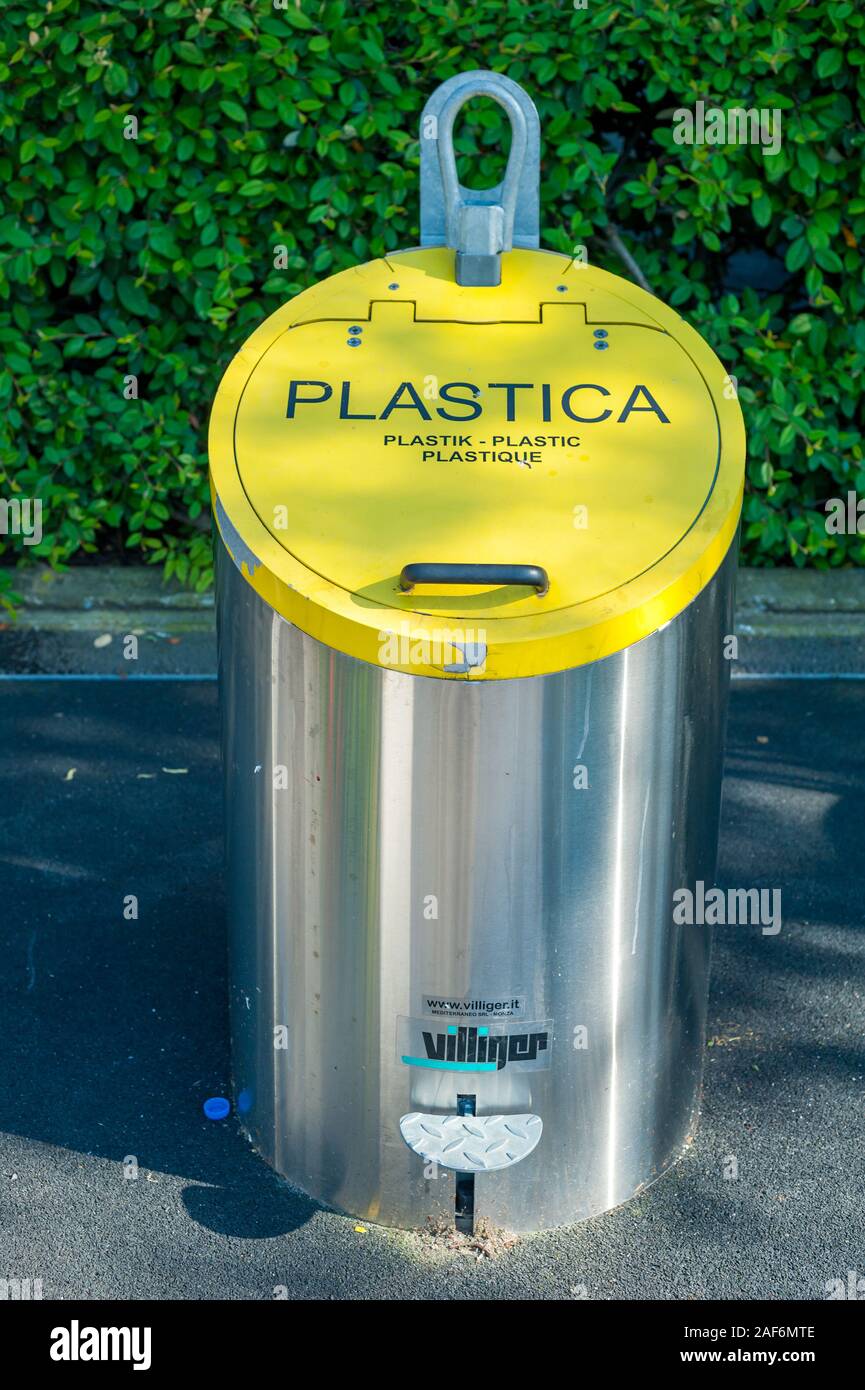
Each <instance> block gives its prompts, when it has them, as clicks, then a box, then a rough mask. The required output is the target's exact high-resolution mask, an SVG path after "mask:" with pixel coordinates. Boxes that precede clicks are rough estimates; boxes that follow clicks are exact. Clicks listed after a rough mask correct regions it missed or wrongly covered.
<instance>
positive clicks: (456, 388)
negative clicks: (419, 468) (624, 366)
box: [285, 381, 670, 425]
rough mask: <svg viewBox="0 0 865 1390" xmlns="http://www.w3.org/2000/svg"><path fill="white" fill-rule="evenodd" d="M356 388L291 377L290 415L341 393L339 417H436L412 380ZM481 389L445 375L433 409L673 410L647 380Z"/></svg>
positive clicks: (659, 414)
mask: <svg viewBox="0 0 865 1390" xmlns="http://www.w3.org/2000/svg"><path fill="white" fill-rule="evenodd" d="M353 391H354V386H353V383H352V382H350V381H343V382H340V385H339V396H338V397H337V398H334V388H333V386H332V384H331V383H330V382H329V381H290V382H289V383H288V405H287V406H286V411H285V414H286V418H287V419H289V420H295V419H297V418H298V411H299V410H300V409H301V408H303V411H304V416H305V415H306V414H307V412H308V409H309V407H310V406H320V405H324V404H325V403H326V402H327V401H329V400H331V399H332V398H333V399H334V404H336V400H337V399H338V401H339V410H338V412H337V419H339V420H389V419H390V417H391V415H393V413H394V411H402V410H410V411H414V417H413V418H414V419H416V420H432V418H433V413H431V411H430V409H429V406H428V404H427V403H426V402H425V401H424V398H423V396H422V395H421V393H420V391H419V390H418V389H417V387H416V386H414V385H413V384H412V383H411V382H410V381H400V382H397V383H396V384H395V385H394V386H393V387H392V388H391V389H390V392H389V394H388V395H387V396H386V397H385V396H384V395H383V394H382V396H381V398H377V399H376V400H375V401H373V400H370V399H369V396H368V394H365V397H364V399H363V400H362V401H360V400H352V392H353ZM483 392H484V393H485V395H482V392H481V387H480V386H476V385H475V383H474V382H473V381H446V382H445V383H444V384H443V385H442V386H440V387H439V390H438V400H440V401H443V402H444V404H443V405H437V406H435V407H433V412H434V413H435V414H436V415H438V416H439V417H440V418H441V419H442V420H457V421H466V420H477V419H478V418H479V417H480V416H481V415H483V413H484V402H485V399H486V400H487V401H489V402H493V401H497V402H500V403H501V404H503V405H504V407H505V418H506V419H507V420H508V422H509V423H513V422H514V421H516V420H518V418H519V416H520V415H521V414H525V413H529V414H531V416H532V418H533V419H536V418H537V415H538V410H539V409H540V417H541V419H542V420H543V421H544V422H545V423H549V422H550V421H551V420H552V419H553V418H554V416H565V418H566V419H568V420H576V421H577V422H578V424H581V425H598V424H601V423H602V422H603V421H604V420H609V419H613V420H615V422H616V424H618V425H624V424H625V423H626V422H627V421H628V420H629V418H630V417H631V416H632V415H637V416H639V415H646V414H650V415H654V416H655V419H656V420H657V421H659V422H660V423H661V424H662V425H669V423H670V420H669V416H668V415H667V414H666V413H665V412H664V410H663V409H662V407H661V406H660V405H659V403H658V401H657V399H656V398H655V396H654V395H653V394H652V392H651V391H650V390H649V388H648V386H643V385H640V384H637V385H635V386H633V387H632V388H631V389H630V390H629V391H628V392H627V393H626V392H625V391H617V392H616V393H615V395H614V393H613V392H612V391H610V390H608V389H607V387H606V386H603V385H601V384H600V383H599V382H596V381H581V382H576V383H575V384H574V385H573V386H566V387H565V389H564V390H563V391H559V389H558V388H557V389H556V391H555V392H553V388H552V386H550V384H549V382H542V383H541V384H540V385H535V384H534V383H533V382H531V381H490V382H487V384H486V386H485V387H484V388H483ZM493 392H494V393H495V394H492V393H493ZM355 394H358V393H355ZM373 406H375V408H374V409H373V408H372V407H373ZM397 418H398V419H403V418H404V417H403V416H398V417H397ZM407 423H408V421H407Z"/></svg>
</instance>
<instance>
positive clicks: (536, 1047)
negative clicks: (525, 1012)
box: [397, 1018, 552, 1072]
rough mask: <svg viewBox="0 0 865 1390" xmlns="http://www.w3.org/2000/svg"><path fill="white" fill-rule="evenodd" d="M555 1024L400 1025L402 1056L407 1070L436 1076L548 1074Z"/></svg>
mask: <svg viewBox="0 0 865 1390" xmlns="http://www.w3.org/2000/svg"><path fill="white" fill-rule="evenodd" d="M551 1041H552V1024H550V1023H522V1022H519V1023H514V1022H509V1023H506V1022H505V1021H504V1020H502V1021H500V1022H493V1021H491V1022H490V1023H478V1024H474V1023H464V1024H459V1023H444V1022H443V1021H442V1020H440V1019H437V1018H400V1019H398V1020H397V1055H398V1057H399V1060H400V1061H401V1062H402V1063H403V1064H404V1065H405V1066H407V1067H426V1068H428V1069H430V1070H433V1071H471V1072H498V1071H502V1070H503V1069H504V1068H505V1067H510V1068H511V1069H512V1070H516V1071H543V1070H544V1069H545V1068H546V1067H548V1066H549V1064H550V1063H549V1055H550V1043H551Z"/></svg>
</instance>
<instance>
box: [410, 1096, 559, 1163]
mask: <svg viewBox="0 0 865 1390" xmlns="http://www.w3.org/2000/svg"><path fill="white" fill-rule="evenodd" d="M543 1127H544V1126H543V1122H542V1121H541V1117H540V1115H425V1114H423V1113H422V1112H420V1111H417V1110H414V1111H412V1113H411V1114H410V1115H403V1117H402V1119H401V1120H400V1122H399V1128H400V1133H401V1134H402V1137H403V1139H404V1140H405V1142H406V1143H407V1144H408V1146H409V1148H410V1149H413V1150H414V1152H415V1153H416V1154H419V1155H420V1157H421V1158H425V1159H428V1160H429V1159H432V1160H433V1161H434V1162H435V1163H438V1164H440V1165H441V1167H442V1168H453V1169H454V1170H455V1171H456V1172H457V1173H492V1172H494V1171H495V1170H496V1169H498V1168H510V1166H511V1164H512V1163H519V1162H520V1160H521V1159H523V1158H527V1157H528V1155H529V1154H530V1153H531V1152H532V1150H533V1149H534V1148H536V1147H537V1144H538V1140H539V1139H540V1137H541V1133H542V1131H543Z"/></svg>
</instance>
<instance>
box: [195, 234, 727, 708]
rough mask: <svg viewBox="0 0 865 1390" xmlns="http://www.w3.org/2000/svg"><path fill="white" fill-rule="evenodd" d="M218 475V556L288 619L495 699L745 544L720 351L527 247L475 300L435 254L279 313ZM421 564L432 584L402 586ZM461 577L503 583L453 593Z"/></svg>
mask: <svg viewBox="0 0 865 1390" xmlns="http://www.w3.org/2000/svg"><path fill="white" fill-rule="evenodd" d="M210 468H211V487H212V491H213V496H214V511H215V515H216V518H217V524H218V526H219V529H220V533H221V535H222V539H223V541H224V542H225V545H226V547H227V549H228V550H229V552H230V554H231V555H232V557H233V559H234V561H235V563H236V564H237V565H238V566H240V568H241V570H242V572H243V574H244V575H245V577H246V578H247V579H248V580H249V582H250V584H251V585H252V586H253V588H254V589H255V590H256V591H257V592H258V593H259V594H260V595H261V597H262V598H264V599H265V600H266V601H267V602H268V603H269V604H270V605H271V606H272V607H273V608H274V609H275V610H276V611H277V612H278V613H280V614H281V615H282V616H283V617H284V618H286V619H287V620H288V621H290V622H292V623H295V624H296V625H297V626H298V627H300V628H301V629H303V631H305V632H308V633H310V634H311V635H312V636H313V637H316V638H318V639H319V640H320V641H322V642H324V643H326V644H327V645H328V646H331V647H335V648H337V649H339V650H341V651H344V652H347V653H349V654H350V655H352V656H355V657H359V658H361V659H362V660H364V661H370V662H373V663H376V664H378V665H382V666H388V667H394V668H396V669H399V670H406V671H410V672H412V673H413V674H417V675H426V676H437V677H441V678H444V679H457V680H459V679H463V680H465V679H475V680H477V679H486V680H491V679H502V678H505V677H515V676H533V675H541V674H545V673H547V672H550V671H556V670H562V669H565V668H567V667H570V666H576V665H580V664H582V663H585V662H589V661H596V660H598V659H599V658H601V657H604V656H609V655H610V654H611V653H613V652H616V651H620V650H621V649H622V648H624V647H626V646H630V645H631V644H632V643H634V642H637V641H639V640H640V639H641V638H643V637H645V636H647V635H648V634H649V633H651V632H653V631H655V630H656V629H657V628H658V627H660V626H662V625H663V624H664V623H666V622H668V621H669V620H670V619H671V618H673V617H675V616H676V614H677V613H679V612H681V611H682V609H683V608H685V607H686V606H687V604H688V603H689V602H690V601H691V600H692V599H693V598H694V597H695V596H696V594H698V593H699V592H700V590H701V589H702V588H703V587H704V586H705V585H706V584H707V583H708V581H709V580H710V579H711V578H712V576H713V574H714V573H715V571H716V570H717V568H718V566H719V565H720V563H721V561H722V559H723V558H724V555H725V554H726V551H727V549H728V547H729V545H730V543H731V541H732V539H733V537H734V535H735V532H736V527H737V524H738V519H739V511H740V507H741V498H742V487H743V476H744V429H743V425H742V416H741V412H740V409H739V405H738V402H737V400H736V399H735V392H734V390H733V388H732V385H731V384H730V379H729V377H728V376H727V375H726V373H725V371H724V368H723V367H722V366H721V364H720V362H719V361H718V359H717V358H716V357H715V355H714V353H713V352H712V351H711V349H710V348H709V347H708V346H707V345H706V343H704V342H703V340H702V339H701V338H700V337H699V335H698V334H697V333H696V332H694V330H693V329H692V328H690V327H689V326H688V325H687V324H686V323H685V322H684V320H682V319H681V318H680V317H679V315H678V314H676V313H675V312H674V311H673V310H672V309H669V308H667V307H666V306H665V305H663V304H662V303H661V302H660V301H659V300H657V299H654V298H653V297H652V296H651V295H649V294H646V293H645V292H644V291H642V290H640V289H637V288H636V287H635V286H633V285H631V284H629V283H628V282H626V281H624V280H621V279H619V278H617V277H616V276H613V275H609V274H607V273H606V272H605V271H602V270H597V269H595V268H594V267H589V266H585V265H578V264H575V263H573V262H571V261H570V260H569V259H568V258H567V257H564V256H558V255H555V254H554V253H552V252H545V251H533V250H514V251H510V252H506V253H505V254H504V255H503V257H502V283H501V285H499V286H496V287H483V288H479V287H475V286H461V285H458V284H456V283H455V280H454V252H453V251H451V250H448V249H445V248H435V249H429V250H419V251H407V252H403V253H400V254H398V255H392V256H389V257H388V259H387V260H386V261H384V260H381V261H373V262H371V263H369V264H368V265H363V266H358V267H357V268H356V269H353V270H349V271H344V272H343V273H342V274H340V275H335V276H333V277H332V278H331V279H329V280H326V281H324V282H323V283H322V284H319V285H316V286H314V287H312V288H311V289H309V290H306V291H305V292H304V293H303V294H300V295H298V296H297V298H295V299H293V300H291V301H290V302H289V303H288V304H285V305H283V307H282V308H281V309H278V310H277V312H276V313H275V314H272V315H271V317H270V318H269V319H267V321H266V322H265V323H263V324H262V325H261V327H260V328H258V329H257V330H256V332H255V333H253V335H252V337H251V338H250V339H249V340H248V341H247V343H246V344H245V345H244V347H243V348H242V349H241V351H240V352H239V353H238V355H237V356H236V357H235V359H234V361H233V362H232V363H231V365H230V366H229V368H228V370H227V372H226V374H225V376H224V377H223V380H222V382H221V384H220V387H219V391H218V393H217V396H216V401H215V403H214V407H213V414H212V418H211V425H210ZM428 564H432V565H435V566H443V567H445V568H444V569H441V570H435V571H433V574H434V575H435V576H436V578H435V582H433V583H424V582H415V583H414V585H413V587H410V588H406V587H401V580H400V577H401V574H402V573H403V571H404V569H405V567H406V566H417V565H421V566H423V565H428ZM466 565H485V566H490V567H492V569H491V570H489V571H488V572H487V574H486V575H485V576H482V578H483V580H484V582H473V583H465V582H454V581H459V580H461V579H464V578H465V577H466V576H465V573H464V567H465V566H466ZM513 566H532V567H534V568H533V570H531V571H529V570H526V571H518V572H517V573H516V574H513V572H510V573H509V567H513ZM500 567H505V569H504V571H502V572H500ZM539 572H540V578H539ZM418 574H420V576H421V578H423V576H424V571H423V569H421V570H420V571H417V570H414V571H409V573H408V575H407V576H406V577H405V580H404V583H405V585H408V584H409V583H410V582H411V580H412V579H417V576H418ZM544 576H547V577H548V587H546V586H545V582H544ZM469 577H470V578H471V579H472V580H475V581H476V580H478V578H479V576H477V575H476V574H475V575H471V574H470V576H469ZM511 580H519V581H520V582H508V581H511ZM523 581H525V582H523Z"/></svg>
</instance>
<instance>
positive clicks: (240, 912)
mask: <svg viewBox="0 0 865 1390" xmlns="http://www.w3.org/2000/svg"><path fill="white" fill-rule="evenodd" d="M476 96H488V97H492V99H493V100H494V101H496V102H498V103H499V105H500V106H502V107H503V109H504V110H505V112H506V113H507V116H508V119H509V122H510V125H511V145H510V153H509V155H508V160H507V169H506V173H505V176H504V178H503V179H502V181H501V183H500V184H498V185H497V186H496V187H495V188H490V189H482V190H474V189H468V188H466V187H464V186H463V185H462V184H461V183H460V181H459V178H458V175H457V167H456V158H455V155H454V148H453V127H454V121H455V119H456V116H457V114H458V112H459V111H460V110H461V108H462V107H463V106H464V105H465V103H466V102H467V101H469V100H471V99H472V98H474V97H476ZM539 159H540V130H539V123H538V117H537V112H536V111H535V107H534V105H533V103H532V101H531V99H530V98H529V97H528V96H527V95H526V93H525V92H524V91H522V89H521V88H520V87H518V86H517V85H516V83H514V82H512V81H510V80H509V79H508V78H506V77H503V76H501V75H499V74H496V73H489V72H470V73H465V74H462V75H460V76H458V77H454V78H451V79H450V80H449V81H447V82H445V83H444V84H443V85H442V86H441V87H440V88H439V89H438V90H437V91H435V92H434V93H433V94H432V96H431V97H430V99H429V101H428V103H427V107H426V109H425V112H424V116H423V118H422V125H421V155H420V183H421V188H420V197H421V216H420V226H421V247H420V249H414V250H408V251H398V252H393V253H391V252H389V253H388V257H387V260H384V259H381V260H377V261H373V262H371V263H369V264H367V265H362V266H358V267H356V268H355V270H353V271H352V272H351V273H350V274H341V275H338V276H335V277H333V278H332V279H329V280H325V281H324V282H323V283H322V284H319V285H316V286H314V287H312V288H311V289H309V290H306V291H305V292H304V293H303V294H300V295H298V296H297V297H296V298H295V299H293V300H291V301H290V302H289V303H287V304H285V305H283V306H282V308H280V309H279V310H277V312H276V313H275V314H273V315H272V316H271V317H270V318H269V319H268V320H267V321H266V323H265V324H263V325H262V326H261V327H260V328H258V329H257V330H256V333H255V334H254V335H253V337H252V338H251V339H250V340H249V342H248V343H247V345H246V347H245V348H244V349H243V350H242V351H241V352H239V353H238V354H237V356H236V357H235V358H234V360H233V362H232V364H231V366H230V367H229V368H228V371H227V372H226V374H225V377H224V378H223V380H222V383H221V385H220V388H219V391H218V393H217V397H216V400H215V403H214V407H213V412H212V423H211V432H210V467H211V480H212V487H213V493H214V513H215V517H216V523H217V527H218V539H217V542H216V551H217V573H218V597H217V609H218V617H219V628H220V661H221V671H222V679H223V691H222V695H223V702H222V703H223V753H224V761H225V769H226V788H227V808H228V837H227V843H228V858H229V876H230V892H229V902H230V905H231V906H230V914H231V922H230V929H231V934H232V942H233V949H232V967H231V969H232V977H231V997H232V1007H233V1009H234V1014H233V1049H234V1061H233V1074H234V1077H235V1081H236V1085H237V1088H238V1089H237V1093H236V1094H237V1105H236V1111H235V1113H236V1114H237V1116H238V1120H239V1122H240V1123H241V1124H242V1125H243V1126H244V1127H245V1129H246V1131H247V1133H248V1134H249V1136H250V1137H251V1138H252V1139H253V1140H254V1143H255V1146H256V1148H257V1150H258V1152H259V1153H260V1154H262V1155H263V1156H264V1157H265V1158H266V1159H267V1160H268V1161H269V1162H270V1163H272V1164H273V1165H274V1167H275V1168H277V1169H278V1171H279V1172H280V1173H282V1174H284V1175H285V1176H286V1177H287V1178H289V1179H290V1180H291V1181H292V1182H293V1183H296V1184H298V1185H299V1186H301V1187H303V1188H304V1189H305V1190H306V1191H307V1192H309V1193H311V1194H312V1195H313V1196H314V1197H317V1198H319V1199H321V1200H323V1201H325V1202H330V1203H334V1204H336V1205H338V1206H339V1207H340V1208H341V1209H342V1210H344V1211H347V1212H349V1213H351V1214H352V1215H354V1216H356V1217H359V1218H364V1219H374V1220H376V1221H381V1222H384V1223H387V1224H391V1225H396V1226H407V1227H419V1226H424V1225H425V1223H426V1221H427V1219H428V1218H429V1217H434V1218H436V1219H441V1218H442V1217H443V1216H447V1217H448V1219H450V1220H454V1221H456V1222H457V1224H458V1225H459V1226H460V1227H461V1228H462V1229H470V1228H471V1225H472V1223H473V1221H474V1220H475V1218H476V1217H478V1216H487V1217H489V1218H490V1219H491V1220H492V1221H494V1222H495V1224H497V1225H501V1226H507V1227H510V1228H511V1229H512V1230H515V1231H528V1230H537V1229H542V1228H545V1227H550V1226H555V1225H558V1224H562V1223H565V1222H570V1221H575V1220H579V1219H582V1218H584V1217H588V1216H591V1215H593V1214H594V1213H597V1212H600V1211H603V1210H605V1209H607V1208H608V1207H612V1206H615V1205H617V1204H618V1203H620V1202H623V1201H625V1200H626V1199H627V1198H628V1197H630V1196H631V1195H632V1194H633V1193H634V1192H636V1191H637V1190H639V1189H641V1188H642V1187H644V1186H645V1185H646V1184H648V1183H649V1182H651V1181H652V1180H653V1179H654V1178H656V1177H657V1176H658V1175H659V1173H661V1172H662V1171H663V1170H664V1169H665V1168H666V1167H668V1166H669V1165H670V1164H671V1163H673V1162H674V1161H675V1158H676V1156H677V1155H678V1154H679V1153H680V1152H681V1151H682V1149H683V1147H684V1146H685V1145H686V1144H687V1143H688V1142H689V1141H690V1137H691V1135H692V1132H693V1117H694V1113H695V1109H696V1106H697V1102H698V1094H699V1086H700V1068H701V1059H702V1052H703V1024H702V1020H703V1017H704V1013H705V1006H706V994H707V987H708V960H709V951H708V948H709V929H708V927H706V926H705V925H702V924H695V925H682V924H681V923H680V922H679V921H677V920H676V917H675V915H674V911H673V907H674V904H673V896H674V894H675V893H676V892H681V891H683V890H688V891H694V892H696V891H697V888H698V885H699V884H700V883H701V882H702V879H703V878H704V877H710V876H711V872H712V869H711V866H712V864H713V862H714V855H715V849H716V827H717V812H718V795H719V777H720V772H719V769H720V742H721V737H722V730H723V716H724V704H725V698H726V688H727V681H728V676H729V667H730V663H729V661H726V660H725V659H724V657H723V654H722V652H723V642H722V637H723V634H725V633H730V632H731V631H732V622H731V592H732V580H733V575H734V572H735V563H736V535H737V528H738V524H739V514H740V507H741V498H742V488H743V475H744V432H743V426H742V417H741V413H740V409H739V405H738V402H737V400H736V399H735V393H726V392H725V390H724V383H725V373H724V370H723V368H722V367H721V364H720V363H719V362H718V360H717V358H716V357H715V355H714V353H713V352H712V351H711V350H710V348H709V347H708V346H707V345H706V344H705V343H704V342H703V341H702V339H701V338H700V337H699V335H698V334H697V333H696V332H695V331H694V330H693V329H692V328H690V327H689V326H688V325H687V324H685V323H684V322H683V320H682V319H681V318H680V317H679V316H678V314H676V313H675V312H674V311H673V310H672V309H669V308H668V307H667V306H666V305H664V304H663V303H661V302H660V301H659V300H657V299H655V298H653V297H652V296H651V295H649V294H647V293H645V292H644V291H643V290H641V289H639V288H637V287H636V286H634V285H632V284H630V283H629V282H628V281H626V280H623V279H620V278H618V277H616V276H614V275H611V274H609V273H608V272H606V271H603V270H600V269H598V268H596V267H594V266H593V265H589V264H583V265H581V266H580V269H579V271H578V272H577V271H574V270H573V263H572V261H571V259H570V258H569V257H567V256H562V255H558V254H557V253H553V252H548V251H543V250H541V249H540V247H539V223H538V180H539V168H540V164H539ZM397 292H398V293H397ZM359 348H362V349H363V350H362V351H358V349H359ZM601 355H603V356H604V361H603V362H601ZM695 730H696V735H695ZM430 904H434V905H435V912H434V914H432V915H431V909H430ZM214 1099H215V1100H216V1101H218V1102H219V1105H218V1112H221V1110H222V1107H223V1106H226V1105H227V1104H228V1102H227V1101H224V1100H222V1098H218V1097H217V1098H214ZM478 1174H480V1177H477V1175H478Z"/></svg>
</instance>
